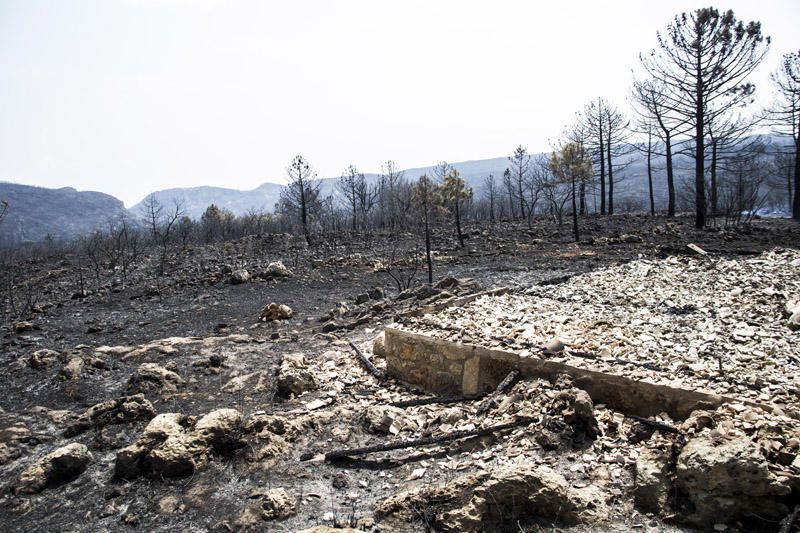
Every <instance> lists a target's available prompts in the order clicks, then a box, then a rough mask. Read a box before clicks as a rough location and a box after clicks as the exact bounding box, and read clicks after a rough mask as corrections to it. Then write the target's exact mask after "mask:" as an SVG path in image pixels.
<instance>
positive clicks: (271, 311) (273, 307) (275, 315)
mask: <svg viewBox="0 0 800 533" xmlns="http://www.w3.org/2000/svg"><path fill="white" fill-rule="evenodd" d="M293 316H294V311H292V308H291V307H289V306H288V305H286V304H276V303H275V302H272V303H269V304H267V305H265V306H264V308H263V309H262V310H261V313H259V315H258V318H259V320H261V321H263V322H272V321H275V320H288V319H290V318H292V317H293Z"/></svg>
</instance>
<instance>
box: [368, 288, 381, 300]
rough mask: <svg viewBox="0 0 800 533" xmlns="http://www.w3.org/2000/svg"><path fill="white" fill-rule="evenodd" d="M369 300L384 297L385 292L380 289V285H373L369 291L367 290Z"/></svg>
mask: <svg viewBox="0 0 800 533" xmlns="http://www.w3.org/2000/svg"><path fill="white" fill-rule="evenodd" d="M367 295H368V296H369V299H370V300H383V299H384V298H386V292H385V291H384V290H383V289H381V288H380V287H375V288H374V289H372V290H371V291H369V292H367Z"/></svg>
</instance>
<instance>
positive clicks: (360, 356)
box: [347, 341, 385, 380]
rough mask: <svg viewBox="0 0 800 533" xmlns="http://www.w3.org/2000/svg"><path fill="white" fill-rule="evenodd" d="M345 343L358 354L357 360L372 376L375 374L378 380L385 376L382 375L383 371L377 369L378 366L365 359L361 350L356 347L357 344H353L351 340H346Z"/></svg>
mask: <svg viewBox="0 0 800 533" xmlns="http://www.w3.org/2000/svg"><path fill="white" fill-rule="evenodd" d="M347 344H349V345H350V347H351V348H352V349H353V350H354V351H355V352H356V355H357V356H358V359H359V361H361V364H362V365H363V366H364V368H366V369H367V372H369V373H370V374H372V375H373V376H375V377H376V378H378V379H379V380H380V379H383V378H384V377H385V376H384V375H383V372H381V371H380V370H378V367H376V366H375V365H373V364H372V362H371V361H370V360H369V359H367V356H366V355H364V354H363V353H361V350H359V349H358V346H356V345H355V344H353V343H352V342H351V341H347Z"/></svg>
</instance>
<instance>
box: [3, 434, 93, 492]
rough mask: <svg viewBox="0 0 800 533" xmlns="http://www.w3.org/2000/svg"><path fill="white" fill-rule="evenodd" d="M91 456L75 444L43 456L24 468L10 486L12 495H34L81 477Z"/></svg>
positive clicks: (86, 450) (83, 446)
mask: <svg viewBox="0 0 800 533" xmlns="http://www.w3.org/2000/svg"><path fill="white" fill-rule="evenodd" d="M91 460H92V454H91V453H90V452H89V449H88V448H87V447H86V446H85V445H83V444H79V443H76V442H73V443H72V444H68V445H66V446H63V447H61V448H58V449H57V450H55V451H53V452H51V453H49V454H47V455H45V456H44V457H43V458H41V459H40V460H38V461H37V462H35V463H34V464H32V465H31V466H29V467H28V468H26V469H25V470H24V471H23V472H22V473H21V474H20V475H19V477H18V478H17V479H16V481H14V482H13V484H12V492H14V494H35V493H37V492H41V491H43V490H44V489H45V488H47V487H55V486H58V485H63V484H64V483H68V482H70V481H72V480H74V479H75V478H77V477H78V476H79V475H81V474H82V473H83V472H84V471H85V470H86V467H87V466H89V462H90V461H91Z"/></svg>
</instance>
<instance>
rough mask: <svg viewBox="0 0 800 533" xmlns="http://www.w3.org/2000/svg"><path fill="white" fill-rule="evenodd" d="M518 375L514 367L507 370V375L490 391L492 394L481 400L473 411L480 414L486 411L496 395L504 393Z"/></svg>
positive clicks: (492, 403)
mask: <svg viewBox="0 0 800 533" xmlns="http://www.w3.org/2000/svg"><path fill="white" fill-rule="evenodd" d="M518 377H519V370H517V369H516V368H515V369H514V370H512V371H511V372H509V373H508V375H507V376H506V377H505V378H503V381H501V382H500V384H499V385H498V386H497V388H496V389H495V390H494V392H492V394H490V395H489V397H488V398H486V399H485V400H484V401H483V402H481V404H480V405H479V406H478V408H477V409H476V410H475V412H476V413H477V414H479V415H481V414H483V413H485V412H486V411H488V410H489V409H490V408H491V407H492V405H494V401H495V400H496V399H497V397H498V396H500V395H501V394H503V393H505V392H506V391H507V390H508V389H510V388H511V386H512V385H513V384H514V382H515V381H516V380H517V378H518Z"/></svg>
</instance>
